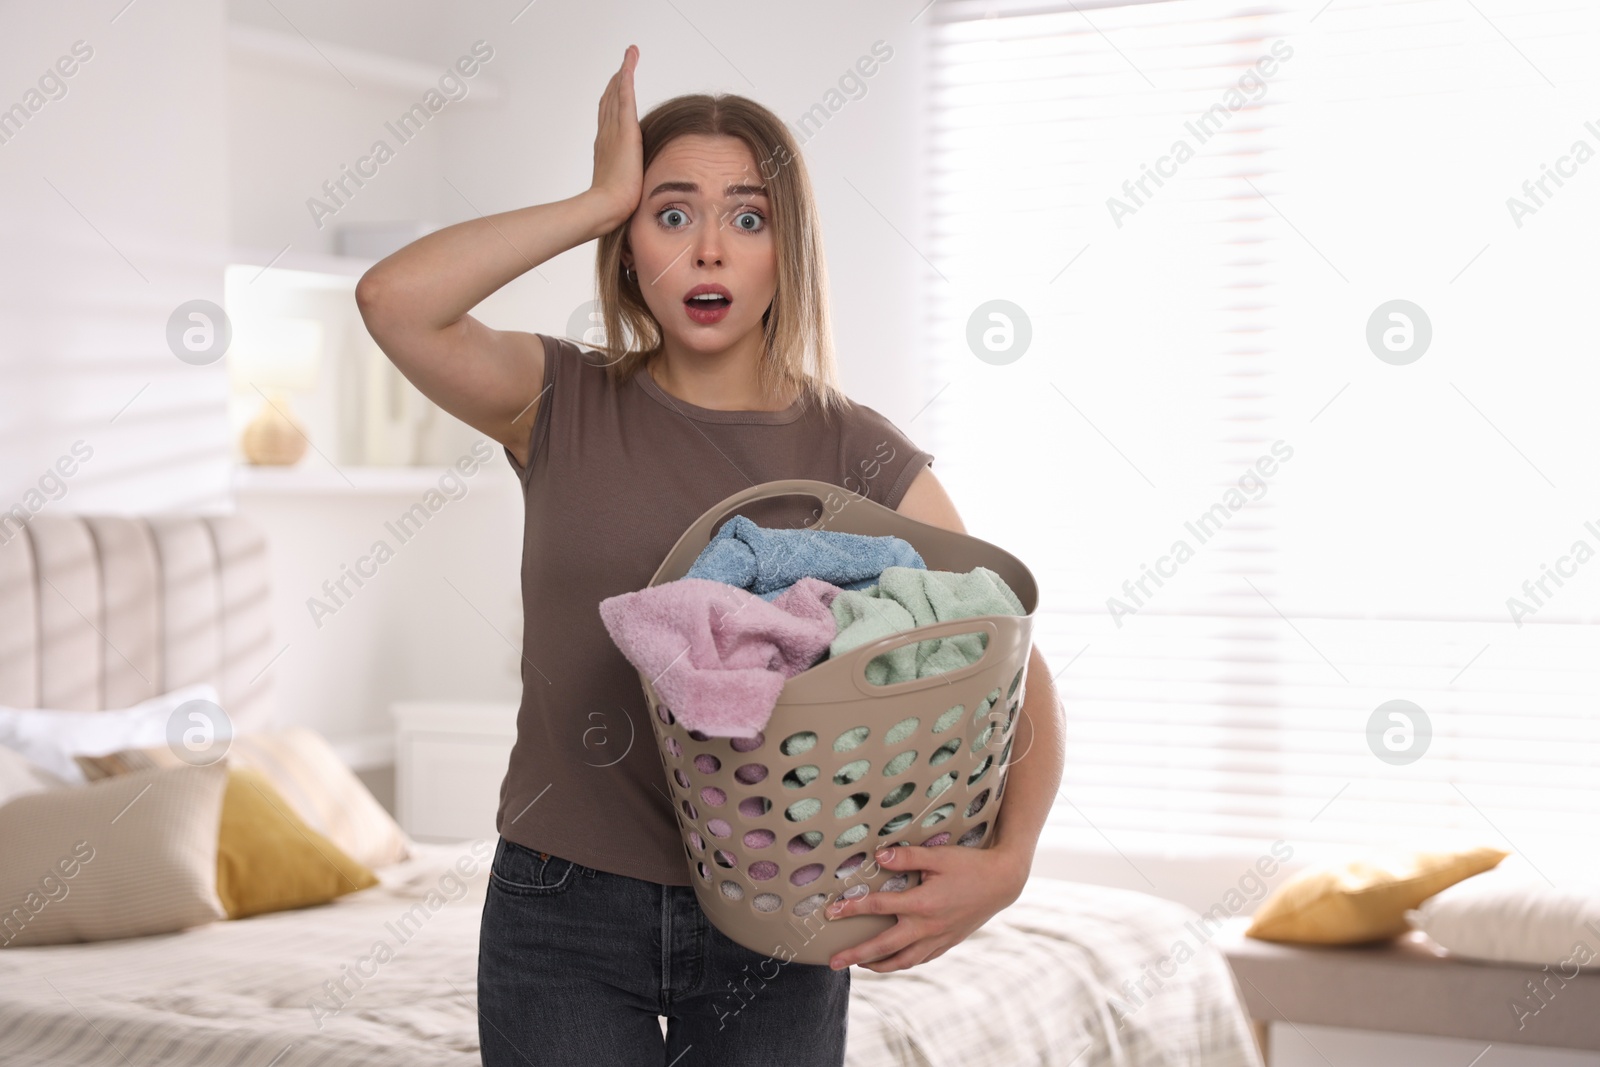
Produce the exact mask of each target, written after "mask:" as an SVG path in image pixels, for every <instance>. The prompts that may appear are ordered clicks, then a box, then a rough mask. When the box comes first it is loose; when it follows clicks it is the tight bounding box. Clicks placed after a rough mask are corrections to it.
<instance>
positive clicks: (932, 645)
mask: <svg viewBox="0 0 1600 1067" xmlns="http://www.w3.org/2000/svg"><path fill="white" fill-rule="evenodd" d="M831 607H832V609H833V618H834V621H835V622H837V623H838V624H839V633H838V635H837V636H835V637H834V639H833V643H832V644H831V645H829V646H828V655H829V657H830V658H831V657H837V656H840V655H843V654H844V653H846V652H848V651H850V650H851V649H853V648H860V647H861V646H862V645H865V644H867V643H869V642H871V641H875V640H877V639H878V638H880V637H887V636H888V635H889V634H894V633H900V632H902V631H904V630H910V629H914V628H915V627H918V626H928V625H931V624H933V623H936V622H948V621H949V620H951V619H966V618H971V617H972V616H974V615H1026V614H1027V612H1026V611H1024V610H1023V607H1022V601H1020V600H1018V599H1017V595H1016V594H1015V593H1013V592H1012V591H1011V588H1010V586H1008V585H1006V583H1005V582H1004V581H1003V580H1002V579H1001V578H1000V576H999V575H998V574H996V573H995V572H994V571H992V570H990V569H989V568H987V567H974V568H973V569H972V570H970V571H967V572H966V573H965V574H963V573H961V572H959V571H930V570H921V569H919V568H914V567H885V568H884V569H883V573H882V574H880V575H879V576H878V584H877V585H875V586H873V587H872V588H870V589H845V590H842V591H841V592H840V593H839V595H838V596H836V597H834V598H833V604H832V605H831ZM988 643H989V635H988V634H987V633H985V632H983V631H978V632H975V633H970V634H956V635H954V636H951V637H930V638H927V639H926V640H923V641H918V642H916V643H914V644H907V645H901V646H900V647H899V648H896V649H894V650H893V651H891V652H888V653H885V654H884V655H881V656H876V657H874V658H873V660H872V662H871V663H869V664H867V681H869V682H871V683H873V684H874V685H893V684H894V683H896V682H909V681H911V680H912V679H914V678H926V677H928V676H929V675H932V674H943V673H944V672H945V671H953V670H957V669H958V668H961V667H965V666H967V665H968V664H970V663H974V662H976V661H977V660H978V658H979V657H980V656H982V655H983V650H984V648H985V646H987V645H988Z"/></svg>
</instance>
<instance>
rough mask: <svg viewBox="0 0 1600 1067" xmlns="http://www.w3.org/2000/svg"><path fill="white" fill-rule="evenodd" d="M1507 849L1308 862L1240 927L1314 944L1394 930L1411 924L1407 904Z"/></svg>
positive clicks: (1374, 937) (1485, 865) (1378, 936)
mask: <svg viewBox="0 0 1600 1067" xmlns="http://www.w3.org/2000/svg"><path fill="white" fill-rule="evenodd" d="M1508 855H1510V853H1508V852H1505V851H1503V850H1501V849H1498V848H1469V849H1465V850H1462V851H1458V852H1417V853H1413V854H1410V855H1404V856H1397V857H1392V858H1389V859H1381V860H1352V861H1350V862H1349V863H1344V864H1339V865H1337V866H1332V867H1312V868H1308V869H1306V870H1303V871H1300V872H1299V873H1298V874H1296V875H1294V877H1292V878H1290V879H1289V880H1288V881H1286V882H1284V883H1283V884H1282V885H1280V886H1279V887H1278V888H1277V889H1275V890H1274V891H1273V893H1272V895H1271V896H1269V897H1268V898H1267V899H1266V900H1264V901H1262V902H1261V906H1260V907H1259V908H1257V909H1256V911H1255V914H1254V915H1253V916H1252V917H1251V921H1250V928H1249V929H1248V930H1246V931H1245V934H1246V935H1247V936H1249V937H1255V938H1260V939H1261V940H1263V941H1299V942H1307V943H1310V944H1319V945H1340V944H1353V943H1356V942H1361V941H1378V940H1382V939H1384V938H1389V937H1394V936H1395V935H1397V934H1403V933H1405V932H1406V931H1407V930H1408V929H1409V928H1410V927H1409V925H1408V924H1407V922H1406V912H1407V910H1409V909H1411V908H1415V907H1416V906H1417V905H1418V904H1421V903H1422V902H1423V901H1424V900H1426V899H1428V898H1429V897H1431V896H1433V894H1435V893H1437V892H1439V891H1440V890H1441V889H1444V888H1446V887H1447V886H1451V885H1454V884H1455V883H1457V882H1459V881H1461V880H1462V879H1463V878H1470V877H1472V876H1473V875H1475V874H1478V873H1480V872H1482V871H1486V870H1488V869H1489V868H1491V867H1493V866H1494V865H1495V864H1497V863H1499V862H1500V861H1501V860H1503V859H1505V858H1506V856H1508Z"/></svg>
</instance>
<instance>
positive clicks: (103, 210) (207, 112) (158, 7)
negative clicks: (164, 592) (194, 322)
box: [0, 0, 231, 518]
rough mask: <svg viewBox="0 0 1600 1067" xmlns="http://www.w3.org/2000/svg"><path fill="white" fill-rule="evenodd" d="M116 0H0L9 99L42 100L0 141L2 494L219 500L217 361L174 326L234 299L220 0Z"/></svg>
mask: <svg viewBox="0 0 1600 1067" xmlns="http://www.w3.org/2000/svg"><path fill="white" fill-rule="evenodd" d="M120 7H121V5H107V4H97V5H92V6H91V5H78V4H71V5H56V4H24V3H20V2H7V3H4V4H0V27H3V29H0V71H4V72H5V77H4V78H3V79H0V110H9V109H11V108H13V106H14V105H16V106H20V107H21V108H28V107H29V105H30V103H31V104H32V105H33V106H36V107H37V110H36V111H31V112H30V113H29V114H28V117H27V119H26V121H25V122H24V123H23V124H22V127H21V129H20V130H18V129H14V128H12V127H10V126H4V132H3V136H4V137H5V138H7V139H5V140H4V141H3V142H0V203H3V204H4V205H5V208H4V210H3V211H0V338H3V342H0V509H7V510H9V509H11V508H13V507H21V508H24V509H25V511H26V513H29V514H32V513H37V512H39V511H41V510H47V509H48V510H51V511H56V512H63V513H71V512H81V511H88V510H95V509H105V510H130V511H144V510H155V509H161V508H178V509H196V508H203V507H220V506H224V505H225V503H226V487H227V484H228V463H227V442H228V435H227V422H226V417H225V416H226V413H225V410H224V407H223V400H224V397H225V379H224V378H223V373H222V367H221V365H220V364H213V365H211V366H194V365H191V364H188V363H185V362H182V361H180V360H179V359H177V358H176V357H175V356H174V355H173V353H172V351H171V350H170V349H169V348H168V346H167V341H166V329H167V320H168V318H169V316H170V315H171V314H172V312H173V311H174V310H175V309H176V308H177V307H178V305H180V304H182V303H183V302H185V301H187V300H191V299H195V298H204V299H209V300H212V301H216V302H220V301H221V299H222V277H221V273H220V271H219V269H218V266H219V264H220V262H221V259H222V255H223V250H224V246H225V244H226V241H227V237H228V228H229V209H228V180H227V145H228V138H229V136H230V133H231V131H230V129H229V123H228V112H227V100H226V97H225V94H224V92H223V86H224V80H225V79H224V66H223V64H224V60H225V56H224V55H223V53H222V52H221V51H220V50H219V49H217V48H215V47H211V43H212V42H215V41H218V40H220V39H221V36H222V27H223V17H222V12H221V10H220V9H219V8H217V7H216V6H215V5H213V4H208V3H205V2H203V0H176V2H173V3H163V4H139V5H135V6H133V7H131V8H128V9H127V10H125V11H122V12H121V14H120V15H118V9H119V8H120ZM75 42H82V44H81V45H80V46H79V50H80V52H82V53H83V54H85V55H87V56H88V58H87V59H81V60H76V59H75V60H73V61H72V62H70V63H66V62H64V65H63V67H62V68H56V67H55V64H56V63H57V61H58V60H62V59H63V57H71V56H72V53H73V49H74V44H75ZM59 69H72V70H73V73H72V74H71V76H69V77H65V78H62V79H61V83H62V86H63V87H64V93H62V90H61V89H59V88H50V87H49V86H48V85H47V87H46V91H39V83H40V79H41V78H42V77H44V78H46V79H47V80H48V75H49V74H50V73H52V72H57V73H58V71H59ZM31 92H33V93H37V95H35V96H33V97H31V98H30V95H29V94H30V93H31ZM52 93H53V94H56V95H58V96H59V98H57V99H49V98H48V97H49V95H50V94H52ZM78 440H82V441H83V442H84V446H85V447H86V448H87V449H88V450H91V451H92V456H91V457H90V458H89V459H88V460H87V461H85V462H84V463H83V464H82V465H81V466H77V467H75V468H74V467H73V465H72V464H70V463H69V464H67V465H66V466H64V467H62V468H60V470H63V471H66V470H69V469H70V471H71V473H70V475H69V476H68V477H66V478H65V479H63V480H62V481H61V482H59V483H58V482H56V481H53V480H52V479H51V478H50V477H49V475H48V474H47V471H48V470H49V469H50V468H51V467H52V466H53V465H54V464H56V463H57V461H58V460H60V459H61V458H62V457H64V456H67V455H68V453H69V452H70V450H71V448H72V445H73V444H74V442H75V441H78ZM41 483H42V484H41ZM24 518H25V516H24Z"/></svg>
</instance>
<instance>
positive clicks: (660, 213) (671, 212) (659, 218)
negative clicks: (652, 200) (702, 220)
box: [656, 207, 687, 230]
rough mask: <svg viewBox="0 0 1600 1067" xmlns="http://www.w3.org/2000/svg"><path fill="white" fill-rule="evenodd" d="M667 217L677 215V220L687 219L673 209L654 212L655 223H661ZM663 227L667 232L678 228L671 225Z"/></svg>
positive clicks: (667, 224) (680, 212)
mask: <svg viewBox="0 0 1600 1067" xmlns="http://www.w3.org/2000/svg"><path fill="white" fill-rule="evenodd" d="M668 215H677V216H678V217H679V218H687V216H686V215H684V213H683V212H682V211H681V210H680V209H678V208H675V207H669V208H664V209H662V210H661V211H658V212H656V221H657V222H661V221H662V220H663V219H664V218H665V217H666V216H668ZM663 225H665V226H666V227H667V229H669V230H675V229H677V228H678V227H677V226H675V225H672V224H670V223H663Z"/></svg>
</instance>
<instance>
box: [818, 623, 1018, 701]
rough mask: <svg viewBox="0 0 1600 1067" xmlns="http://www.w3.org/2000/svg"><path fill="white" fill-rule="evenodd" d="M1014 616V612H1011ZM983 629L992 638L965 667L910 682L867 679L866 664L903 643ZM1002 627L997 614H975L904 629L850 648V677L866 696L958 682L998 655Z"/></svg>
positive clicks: (885, 694)
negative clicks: (995, 615)
mask: <svg viewBox="0 0 1600 1067" xmlns="http://www.w3.org/2000/svg"><path fill="white" fill-rule="evenodd" d="M1012 617H1013V618H1014V617H1015V616H1012ZM979 630H982V631H983V632H985V633H987V634H988V635H989V640H988V641H987V642H985V643H984V646H983V655H981V656H979V657H978V658H977V659H976V660H974V661H973V662H971V663H969V664H967V665H966V666H965V667H958V668H957V669H955V670H953V671H942V672H940V673H939V674H932V675H929V676H928V677H926V678H913V679H911V680H910V681H907V682H896V683H895V684H894V685H877V684H875V683H873V682H869V681H867V665H868V664H870V663H871V662H872V661H873V660H874V659H876V658H877V657H879V656H881V655H883V654H884V653H885V652H890V651H893V650H894V649H896V648H899V647H901V646H902V645H910V644H916V643H919V642H922V641H926V640H928V639H930V638H934V637H953V636H955V635H956V634H970V633H976V632H977V631H979ZM1001 643H1002V642H1001V640H1000V627H998V626H996V625H995V623H994V617H993V616H989V615H973V616H971V617H969V618H965V619H951V620H949V621H948V622H936V623H933V624H932V625H929V626H918V627H917V628H916V629H914V630H902V631H901V632H899V633H895V634H889V635H888V636H886V637H880V638H878V639H877V640H876V641H870V642H868V643H867V644H864V645H862V646H860V647H859V648H853V649H851V650H850V653H849V654H850V655H852V656H854V657H856V658H855V661H854V662H853V663H852V664H851V665H850V680H851V681H853V682H854V683H855V685H856V689H858V690H859V691H860V692H861V694H862V695H863V696H869V697H883V696H899V695H900V694H901V693H915V692H917V691H918V690H921V689H932V688H933V687H934V686H936V685H949V684H950V683H951V682H959V681H960V680H961V679H963V678H967V677H970V676H971V675H974V674H977V673H978V672H979V671H981V670H986V669H988V668H989V667H990V666H991V665H992V662H993V660H994V659H995V657H997V656H999V655H1001V652H1000V645H1001Z"/></svg>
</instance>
